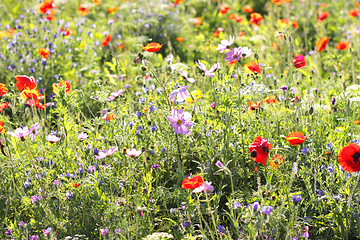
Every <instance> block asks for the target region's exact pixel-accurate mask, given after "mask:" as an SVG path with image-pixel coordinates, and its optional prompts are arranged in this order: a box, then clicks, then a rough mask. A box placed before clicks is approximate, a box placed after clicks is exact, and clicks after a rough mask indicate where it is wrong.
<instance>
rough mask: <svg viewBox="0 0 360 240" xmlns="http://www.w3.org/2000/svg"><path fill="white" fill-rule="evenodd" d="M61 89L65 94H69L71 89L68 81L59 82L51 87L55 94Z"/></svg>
mask: <svg viewBox="0 0 360 240" xmlns="http://www.w3.org/2000/svg"><path fill="white" fill-rule="evenodd" d="M62 87H65V88H66V91H65V92H66V93H69V92H71V89H72V87H71V84H70V83H69V82H68V81H65V80H63V81H60V82H59V83H53V85H52V88H53V92H54V93H55V94H58V93H59V91H60V90H61V89H62Z"/></svg>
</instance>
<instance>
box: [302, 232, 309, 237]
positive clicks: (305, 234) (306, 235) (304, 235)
mask: <svg viewBox="0 0 360 240" xmlns="http://www.w3.org/2000/svg"><path fill="white" fill-rule="evenodd" d="M301 237H303V238H308V237H310V235H309V232H308V231H306V232H304V234H303V235H301Z"/></svg>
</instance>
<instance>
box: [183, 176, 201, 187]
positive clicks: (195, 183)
mask: <svg viewBox="0 0 360 240" xmlns="http://www.w3.org/2000/svg"><path fill="white" fill-rule="evenodd" d="M203 184H204V179H203V178H202V177H201V176H200V175H199V176H195V177H192V178H189V179H184V180H183V182H182V183H181V187H182V189H195V188H197V187H200V186H201V185H203Z"/></svg>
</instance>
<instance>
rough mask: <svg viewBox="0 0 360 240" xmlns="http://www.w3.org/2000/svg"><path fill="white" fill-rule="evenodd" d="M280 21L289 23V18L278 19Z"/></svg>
mask: <svg viewBox="0 0 360 240" xmlns="http://www.w3.org/2000/svg"><path fill="white" fill-rule="evenodd" d="M280 22H281V23H283V24H286V25H287V24H289V23H290V22H289V19H280Z"/></svg>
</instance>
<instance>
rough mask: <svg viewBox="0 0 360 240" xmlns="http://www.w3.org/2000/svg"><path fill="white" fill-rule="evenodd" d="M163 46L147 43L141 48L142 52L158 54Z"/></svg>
mask: <svg viewBox="0 0 360 240" xmlns="http://www.w3.org/2000/svg"><path fill="white" fill-rule="evenodd" d="M162 46H163V45H162V44H160V43H156V42H151V43H148V44H147V45H146V46H145V47H143V50H145V51H147V52H158V51H159V50H160V49H161V47H162Z"/></svg>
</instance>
